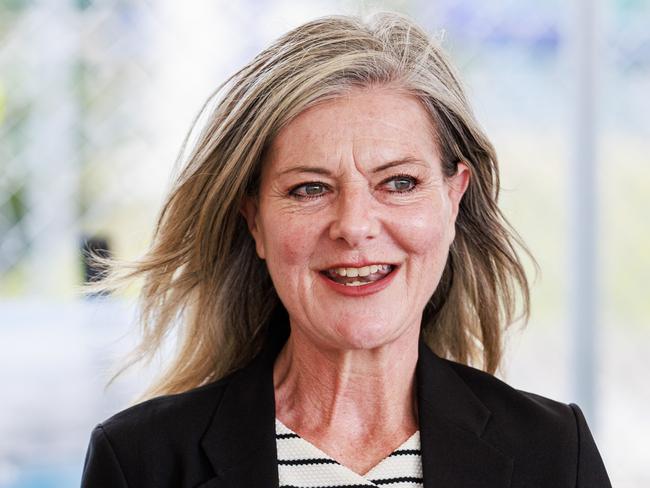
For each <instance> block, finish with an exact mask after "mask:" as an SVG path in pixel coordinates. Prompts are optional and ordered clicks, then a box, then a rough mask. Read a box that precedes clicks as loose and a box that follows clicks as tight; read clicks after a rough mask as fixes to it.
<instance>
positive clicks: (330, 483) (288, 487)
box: [275, 418, 423, 488]
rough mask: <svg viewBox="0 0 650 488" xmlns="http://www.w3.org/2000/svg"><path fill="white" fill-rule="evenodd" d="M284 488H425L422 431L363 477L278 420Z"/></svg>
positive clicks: (279, 455) (280, 468)
mask: <svg viewBox="0 0 650 488" xmlns="http://www.w3.org/2000/svg"><path fill="white" fill-rule="evenodd" d="M275 442H276V445H277V449H278V476H279V479H280V488H335V487H336V488H356V487H372V486H375V487H389V488H422V486H423V484H422V458H421V452H420V431H419V430H418V431H417V432H415V434H413V435H412V436H411V437H409V438H408V439H407V440H406V441H405V442H404V443H403V444H402V445H401V446H399V447H398V448H397V449H395V450H394V451H393V452H392V453H391V454H390V455H388V456H387V457H385V458H384V459H382V460H381V461H380V462H379V463H378V464H377V465H375V467H374V468H372V469H371V470H370V471H368V472H367V473H366V474H365V475H363V476H361V475H359V474H357V473H355V472H354V471H352V470H351V469H349V468H347V467H345V466H343V465H342V464H340V463H339V462H337V461H335V460H334V459H332V458H331V457H330V456H328V455H327V454H325V453H324V452H323V451H321V450H320V449H318V448H317V447H316V446H314V445H313V444H311V443H310V442H309V441H307V440H305V439H303V438H302V437H300V436H299V435H298V434H296V433H295V432H294V431H292V430H291V429H289V428H288V427H287V426H286V425H284V424H283V423H282V422H280V420H278V419H277V418H276V419H275Z"/></svg>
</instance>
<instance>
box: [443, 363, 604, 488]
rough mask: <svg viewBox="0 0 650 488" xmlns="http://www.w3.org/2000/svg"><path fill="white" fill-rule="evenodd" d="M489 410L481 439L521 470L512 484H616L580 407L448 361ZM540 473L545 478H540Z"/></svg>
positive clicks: (585, 485)
mask: <svg viewBox="0 0 650 488" xmlns="http://www.w3.org/2000/svg"><path fill="white" fill-rule="evenodd" d="M444 361H445V362H446V363H447V364H448V365H449V366H450V367H451V368H452V370H453V371H454V372H455V373H456V375H458V377H460V378H461V380H462V381H463V382H464V383H465V385H467V387H468V388H469V389H470V390H471V392H472V393H473V394H474V396H475V397H476V398H477V399H478V400H479V401H480V402H481V403H482V404H483V405H484V406H485V407H486V408H487V409H488V410H489V411H490V417H489V421H488V422H487V425H486V426H485V430H484V432H483V435H482V436H481V437H482V439H484V440H485V441H487V442H489V443H490V444H491V445H493V446H494V447H496V448H497V449H498V450H499V451H501V452H502V453H504V454H506V455H507V456H508V457H510V458H512V459H515V460H516V461H515V464H516V466H517V469H516V470H515V473H514V475H513V476H514V477H513V486H532V485H535V484H537V482H538V481H539V480H540V479H541V478H544V479H545V480H546V481H548V483H547V484H544V486H547V485H548V486H559V485H558V483H557V480H558V479H565V480H572V481H570V483H571V485H572V486H580V487H582V486H584V487H611V484H610V481H609V478H608V476H607V472H606V470H605V466H604V464H603V461H602V458H601V456H600V453H599V452H598V448H597V447H596V443H595V442H594V439H593V437H592V434H591V431H590V429H589V426H588V425H587V422H586V420H585V417H584V415H583V413H582V411H581V410H580V407H578V405H576V404H574V403H569V404H567V403H563V402H559V401H556V400H552V399H550V398H546V397H544V396H541V395H538V394H535V393H530V392H527V391H522V390H518V389H515V388H513V387H511V386H510V385H508V384H507V383H505V382H504V381H502V380H500V379H498V378H496V377H495V376H493V375H491V374H488V373H486V372H484V371H481V370H478V369H475V368H472V367H469V366H466V365H463V364H459V363H455V362H453V361H448V360H444ZM540 477H541V478H540Z"/></svg>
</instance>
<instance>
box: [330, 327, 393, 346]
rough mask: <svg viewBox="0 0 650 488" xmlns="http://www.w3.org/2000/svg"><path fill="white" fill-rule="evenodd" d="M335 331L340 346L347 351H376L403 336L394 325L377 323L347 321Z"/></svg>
mask: <svg viewBox="0 0 650 488" xmlns="http://www.w3.org/2000/svg"><path fill="white" fill-rule="evenodd" d="M335 330H336V335H337V337H338V338H339V344H341V347H344V348H346V349H376V348H378V347H382V346H385V345H386V344H390V343H391V342H393V341H395V340H396V339H398V338H399V337H400V335H401V334H400V331H398V330H396V329H395V326H394V324H393V325H389V324H386V323H383V322H377V321H373V322H372V323H359V322H354V321H352V322H350V321H346V323H343V324H339V325H337V326H336V328H335ZM402 332H404V331H402Z"/></svg>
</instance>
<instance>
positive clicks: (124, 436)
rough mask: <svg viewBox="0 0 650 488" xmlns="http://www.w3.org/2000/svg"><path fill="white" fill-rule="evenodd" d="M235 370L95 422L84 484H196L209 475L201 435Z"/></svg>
mask: <svg viewBox="0 0 650 488" xmlns="http://www.w3.org/2000/svg"><path fill="white" fill-rule="evenodd" d="M235 375H237V373H233V374H232V375H230V376H228V377H226V378H224V379H221V380H219V381H217V382H214V383H211V384H208V385H205V386H201V387H199V388H196V389H193V390H190V391H188V392H184V393H179V394H174V395H166V396H161V397H157V398H153V399H151V400H147V401H145V402H142V403H140V404H138V405H134V406H132V407H130V408H127V409H126V410H123V411H121V412H119V413H117V414H115V415H113V416H112V417H110V418H109V419H107V420H105V421H103V422H101V423H100V424H98V425H97V427H95V429H94V431H93V432H92V435H91V439H90V444H89V447H88V451H87V454H86V462H85V465H84V472H83V476H82V486H83V487H86V486H88V487H90V486H93V487H104V486H106V487H108V486H111V487H119V486H143V487H144V486H157V487H166V486H196V485H198V484H199V483H200V482H202V481H203V480H205V479H207V478H209V477H210V476H211V475H212V468H211V465H210V463H209V462H208V460H207V458H206V456H205V454H204V452H203V450H202V448H201V441H202V439H203V436H204V434H205V432H206V430H207V428H208V426H209V425H210V422H211V419H212V417H213V415H214V413H215V411H216V410H217V409H218V406H219V404H220V402H221V398H222V397H223V393H224V391H225V389H226V388H227V386H228V385H229V384H230V382H231V381H232V378H233V377H234V376H235ZM109 480H111V481H109Z"/></svg>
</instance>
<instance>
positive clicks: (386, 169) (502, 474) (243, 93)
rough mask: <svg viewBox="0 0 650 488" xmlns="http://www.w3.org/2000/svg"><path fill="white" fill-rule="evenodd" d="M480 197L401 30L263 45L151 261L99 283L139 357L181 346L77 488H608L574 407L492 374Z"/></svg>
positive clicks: (449, 80)
mask: <svg viewBox="0 0 650 488" xmlns="http://www.w3.org/2000/svg"><path fill="white" fill-rule="evenodd" d="M498 186H499V178H498V171H497V159H496V155H495V152H494V149H493V148H492V146H491V144H490V142H489V141H488V139H487V138H486V136H485V135H484V134H483V132H482V131H481V129H480V128H479V126H478V124H477V122H476V121H475V120H474V118H473V115H472V113H471V111H470V108H469V106H468V102H467V100H466V98H465V95H464V93H463V91H462V89H461V87H460V85H459V82H458V79H457V76H456V74H455V72H454V71H453V69H452V68H451V66H450V64H449V62H448V61H447V60H446V58H445V57H444V55H443V53H442V52H441V50H440V48H439V47H438V46H437V45H435V44H434V43H433V42H432V41H431V40H430V39H429V38H428V37H427V35H426V34H425V33H424V32H423V31H422V30H420V29H419V28H418V27H417V26H415V25H414V24H413V23H412V22H411V21H409V20H408V19H405V18H403V17H400V16H397V15H394V14H383V15H379V16H375V17H374V18H372V19H371V20H369V21H368V22H363V21H361V20H359V19H356V18H351V17H328V18H324V19H320V20H317V21H314V22H310V23H308V24H305V25H303V26H301V27H299V28H297V29H295V30H293V31H291V32H289V33H288V34H286V35H285V36H283V37H282V38H281V39H279V40H278V41H277V42H276V43H275V44H273V45H272V46H271V47H269V48H268V49H267V50H265V51H264V52H262V53H261V54H260V55H258V56H257V57H256V58H255V59H254V60H253V61H252V62H251V63H250V64H249V65H247V66H246V67H244V68H243V69H242V70H241V71H239V72H238V73H236V74H235V75H234V76H233V77H232V78H231V79H230V80H229V82H228V83H227V84H226V85H225V86H224V87H223V88H222V90H221V92H220V98H219V101H218V104H217V105H216V108H214V110H213V111H212V114H211V115H210V118H209V121H208V123H207V124H206V126H205V128H204V129H203V131H202V133H201V134H200V136H199V137H198V140H197V142H196V144H195V147H194V148H193V150H192V152H191V154H190V158H189V163H188V164H187V166H186V167H185V169H184V171H183V172H182V173H181V175H180V177H179V179H178V182H177V184H176V187H175V188H174V190H173V192H172V193H171V195H170V197H169V199H168V201H167V202H166V204H165V206H164V209H163V212H162V215H161V218H160V221H159V225H158V228H157V232H156V235H155V238H154V243H153V247H152V249H151V250H150V252H149V253H148V254H147V256H145V258H144V259H143V260H142V261H140V262H138V263H136V265H135V266H131V267H128V266H122V267H121V268H120V267H116V268H115V269H116V271H114V273H113V276H112V277H110V280H109V281H107V282H104V283H103V284H102V286H104V287H105V286H107V285H106V283H109V284H111V286H117V285H118V284H120V283H122V282H123V281H125V280H128V279H129V278H132V277H137V276H142V277H144V278H145V282H144V287H143V291H142V298H143V305H144V309H143V310H144V314H143V324H144V339H143V344H142V346H141V348H140V350H139V355H138V356H136V359H137V358H142V357H147V356H149V355H151V354H153V353H155V352H156V351H157V350H158V349H159V347H160V346H161V343H162V341H163V340H164V338H165V337H166V336H167V335H168V333H169V332H170V331H171V330H172V329H173V328H174V326H175V325H176V326H177V327H178V332H177V334H179V335H178V337H179V338H180V343H179V347H178V350H177V354H176V356H175V358H174V360H173V362H172V364H171V365H170V367H169V369H168V370H167V371H166V372H165V373H164V374H163V375H161V377H160V380H159V381H158V382H157V383H156V384H155V385H154V386H153V387H152V389H151V391H150V392H149V396H151V397H156V398H153V399H150V400H148V401H146V402H144V403H141V404H139V405H136V406H134V407H132V408H130V409H128V410H125V411H123V412H121V413H119V414H117V415H115V416H114V417H112V418H111V419H109V420H107V421H106V422H104V423H102V424H100V425H99V426H98V427H97V428H96V429H95V430H94V432H93V435H92V438H91V443H90V447H89V450H88V454H87V458H86V464H85V468H84V474H83V481H82V486H86V487H109V486H110V487H120V486H123V487H126V486H130V487H156V488H160V487H203V488H207V487H257V486H259V487H274V486H275V487H277V486H286V487H288V486H300V487H303V486H305V487H306V486H309V487H315V486H328V487H329V486H384V485H388V486H397V487H405V486H425V487H440V486H454V487H470V486H471V487H475V486H481V487H484V488H491V487H492V488H496V487H506V486H510V487H531V486H548V487H554V488H557V487H565V486H566V487H568V486H580V487H591V488H593V487H606V486H610V484H609V481H608V478H607V474H606V472H605V468H604V466H603V464H602V461H601V459H600V456H599V454H598V451H597V449H596V446H595V444H594V442H593V439H592V437H591V434H590V432H589V429H588V427H587V425H586V423H585V419H584V417H583V415H582V413H581V411H580V409H579V408H578V407H577V406H576V405H573V404H571V405H566V404H562V403H558V402H555V401H552V400H549V399H546V398H543V397H540V396H537V395H533V394H530V393H524V392H520V391H517V390H514V389H512V388H510V387H509V386H507V385H506V384H504V383H502V382H501V381H499V380H498V379H496V378H494V377H493V376H492V373H494V371H495V370H496V368H497V366H498V364H499V359H500V354H501V344H500V337H501V331H502V330H503V328H504V327H505V326H506V325H507V324H509V323H510V322H512V320H513V318H514V314H515V307H514V304H515V302H516V301H517V300H519V301H520V302H521V303H523V305H524V313H525V314H527V311H528V286H527V281H526V277H525V274H524V271H523V268H522V265H521V263H520V260H519V258H518V256H517V254H516V252H515V245H516V244H517V243H518V241H517V239H516V237H515V234H514V233H513V232H512V231H510V230H509V228H508V227H507V224H506V222H505V219H504V218H503V217H502V215H501V213H500V212H499V209H498V207H497V204H496V201H497V195H498ZM120 270H122V271H120ZM120 273H121V274H120ZM178 317H180V319H181V320H176V319H177V318H178ZM470 363H471V364H481V366H482V368H483V369H484V370H485V371H481V370H480V369H474V368H472V367H470V366H469V365H468V364H470ZM160 395H163V396H160Z"/></svg>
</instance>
